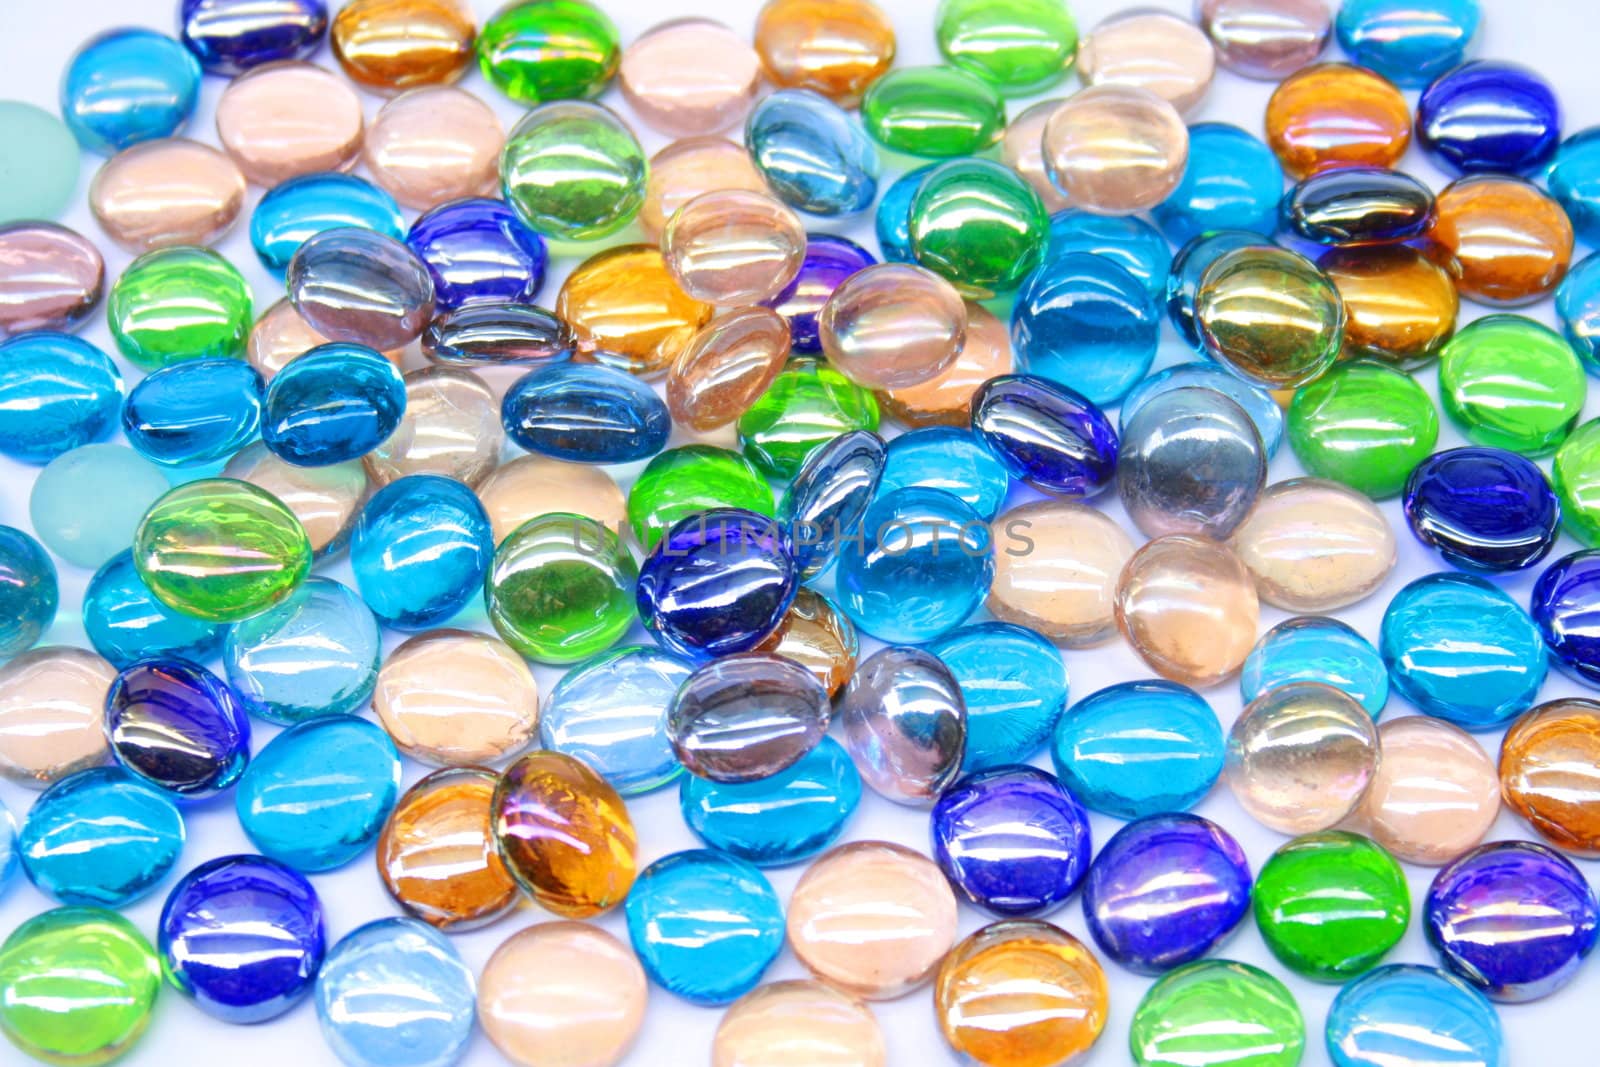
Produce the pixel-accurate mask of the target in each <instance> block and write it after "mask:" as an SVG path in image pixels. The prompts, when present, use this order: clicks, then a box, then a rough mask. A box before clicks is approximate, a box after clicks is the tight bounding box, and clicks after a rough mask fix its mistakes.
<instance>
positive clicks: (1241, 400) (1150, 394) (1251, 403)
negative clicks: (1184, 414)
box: [1117, 361, 1284, 458]
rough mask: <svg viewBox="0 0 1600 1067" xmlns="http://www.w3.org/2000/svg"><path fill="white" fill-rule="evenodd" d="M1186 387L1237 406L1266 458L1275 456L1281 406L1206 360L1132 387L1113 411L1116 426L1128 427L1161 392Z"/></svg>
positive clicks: (1161, 373) (1280, 431)
mask: <svg viewBox="0 0 1600 1067" xmlns="http://www.w3.org/2000/svg"><path fill="white" fill-rule="evenodd" d="M1189 388H1200V389H1212V390H1215V391H1216V392H1219V393H1221V394H1222V395H1223V396H1225V397H1227V398H1228V399H1229V400H1232V401H1233V402H1234V403H1235V404H1238V405H1239V407H1240V409H1241V410H1243V411H1244V413H1245V414H1246V415H1248V416H1250V421H1251V422H1253V423H1255V427H1256V432H1257V433H1259V434H1260V435H1261V443H1262V444H1263V445H1264V446H1266V450H1267V456H1268V458H1271V457H1272V456H1274V455H1276V454H1277V452H1278V446H1279V445H1281V444H1283V428H1284V417H1283V406H1282V405H1281V404H1279V403H1278V402H1277V401H1276V400H1274V399H1273V398H1272V394H1271V393H1269V392H1267V391H1266V390H1265V389H1263V388H1261V387H1260V386H1259V385H1256V384H1254V383H1253V382H1247V381H1245V380H1244V379H1243V378H1241V377H1239V376H1238V375H1237V374H1234V373H1232V372H1230V371H1227V370H1224V369H1223V368H1222V367H1221V366H1219V365H1218V364H1216V363H1212V362H1210V361H1207V362H1204V363H1200V362H1195V363H1179V364H1177V365H1175V366H1171V367H1168V368H1166V369H1165V370H1159V371H1157V372H1156V373H1154V374H1152V375H1150V377H1148V378H1146V379H1145V380H1144V381H1142V382H1140V383H1139V384H1138V385H1136V386H1134V387H1133V389H1132V390H1131V391H1130V392H1129V393H1128V395H1127V396H1125V397H1123V398H1122V406H1121V407H1120V408H1118V409H1117V425H1118V427H1119V428H1120V427H1123V426H1126V425H1128V423H1129V422H1130V421H1131V420H1132V419H1133V417H1134V416H1135V415H1137V414H1138V413H1139V409H1140V408H1141V407H1143V406H1144V405H1145V404H1147V403H1149V402H1150V401H1151V400H1153V399H1155V398H1156V397H1158V396H1160V395H1161V394H1162V393H1169V392H1171V391H1172V390H1174V389H1189Z"/></svg>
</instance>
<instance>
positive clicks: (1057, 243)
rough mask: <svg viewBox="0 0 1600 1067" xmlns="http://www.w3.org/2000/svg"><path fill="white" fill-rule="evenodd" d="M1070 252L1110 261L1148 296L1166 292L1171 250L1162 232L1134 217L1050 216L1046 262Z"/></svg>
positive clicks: (1070, 210) (1081, 213)
mask: <svg viewBox="0 0 1600 1067" xmlns="http://www.w3.org/2000/svg"><path fill="white" fill-rule="evenodd" d="M1073 252H1082V253H1088V254H1090V255H1095V256H1102V257H1104V258H1107V259H1110V260H1112V261H1113V262H1115V263H1116V264H1117V266H1119V267H1121V268H1122V269H1123V270H1126V271H1127V272H1128V273H1129V274H1131V275H1133V276H1134V277H1135V278H1137V279H1139V282H1140V284H1142V285H1143V286H1144V287H1145V288H1146V289H1147V290H1149V291H1150V295H1151V296H1155V297H1159V296H1161V295H1162V293H1163V292H1164V291H1165V287H1166V283H1167V275H1168V274H1169V273H1170V272H1171V269H1172V249H1171V248H1170V247H1169V246H1168V245H1167V239H1166V238H1165V237H1163V236H1162V234H1161V231H1160V230H1158V229H1156V228H1155V227H1154V226H1152V225H1150V223H1148V222H1146V221H1145V220H1144V219H1142V218H1140V217H1139V216H1137V215H1095V214H1092V213H1090V212H1088V211H1080V210H1078V209H1076V208H1068V209H1066V210H1065V211H1057V212H1056V213H1055V214H1053V215H1051V216H1050V238H1049V243H1048V245H1047V246H1046V251H1045V259H1047V260H1052V261H1053V260H1057V259H1060V258H1061V257H1062V256H1065V255H1070V254H1071V253H1073Z"/></svg>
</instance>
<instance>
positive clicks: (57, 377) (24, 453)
mask: <svg viewBox="0 0 1600 1067" xmlns="http://www.w3.org/2000/svg"><path fill="white" fill-rule="evenodd" d="M121 407H122V374H121V372H120V371H118V370H117V365H116V364H115V363H113V362H111V357H110V356H108V355H106V354H105V353H104V352H102V351H101V350H100V349H99V348H97V347H95V346H94V345H92V344H90V343H89V342H88V341H85V340H84V339H83V338H81V337H74V336H73V335H72V334H68V333H55V332H53V331H49V330H39V331H35V332H30V333H22V334H18V335H17V336H15V337H12V338H10V339H9V340H5V341H0V455H5V456H9V457H10V458H12V459H16V460H21V461H22V462H24V463H38V464H45V463H49V462H50V461H51V460H52V459H55V458H56V457H57V456H59V455H61V453H63V452H70V451H72V450H73V449H74V448H77V447H78V446H79V445H86V444H89V443H91V442H94V441H98V440H100V439H101V438H102V437H104V436H105V435H106V434H108V433H110V432H111V428H112V427H113V426H115V425H116V424H117V414H118V412H119V411H120V410H121Z"/></svg>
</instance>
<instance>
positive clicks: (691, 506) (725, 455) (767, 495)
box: [628, 445, 774, 551]
mask: <svg viewBox="0 0 1600 1067" xmlns="http://www.w3.org/2000/svg"><path fill="white" fill-rule="evenodd" d="M713 508H742V509H743V510H745V511H753V512H755V513H756V514H758V515H767V516H770V515H771V514H772V512H773V510H774V509H773V503H772V487H771V486H769V485H768V484H767V480H766V479H765V478H763V477H762V476H761V472H760V471H758V470H756V469H755V467H754V466H753V465H752V464H751V463H750V461H749V460H747V459H745V458H744V457H743V456H742V455H740V454H739V453H737V452H730V451H728V450H727V449H725V448H717V447H716V446H714V445H683V446H682V447H680V448H669V449H668V450H667V451H665V452H661V453H659V454H658V455H657V456H656V457H655V458H654V459H652V460H651V461H650V462H649V463H647V464H645V468H644V470H642V471H640V472H639V477H638V478H636V479H635V480H634V483H633V487H632V488H631V489H629V490H628V528H629V529H630V530H632V531H633V536H634V537H636V538H638V539H639V543H640V544H641V545H642V546H644V549H645V551H649V550H650V549H652V548H654V547H656V542H657V541H659V540H661V535H662V534H664V533H666V531H667V530H668V529H669V528H670V527H672V526H675V525H677V523H678V522H679V521H681V520H683V519H686V518H689V517H690V516H692V515H698V514H700V513H701V512H703V511H708V510H710V509H713Z"/></svg>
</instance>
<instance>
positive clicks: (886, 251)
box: [874, 163, 939, 263]
mask: <svg viewBox="0 0 1600 1067" xmlns="http://www.w3.org/2000/svg"><path fill="white" fill-rule="evenodd" d="M937 166H939V164H938V163H929V164H928V165H927V166H925V167H918V168H917V169H916V170H909V171H906V172H905V173H904V174H902V175H900V177H898V178H896V179H895V180H894V182H893V183H892V184H891V185H890V186H889V188H887V189H885V190H884V192H883V196H882V197H880V198H879V200H878V213H877V214H876V215H875V216H874V228H875V229H876V230H877V233H878V252H879V254H881V255H882V256H883V259H884V262H886V263H887V262H891V261H892V262H895V263H915V262H916V261H917V257H916V253H914V252H913V251H912V250H911V201H912V200H913V199H915V198H916V195H917V190H918V189H919V188H921V186H922V179H924V178H926V177H927V176H928V174H929V173H930V172H931V171H932V170H933V169H934V168H935V167H937Z"/></svg>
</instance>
